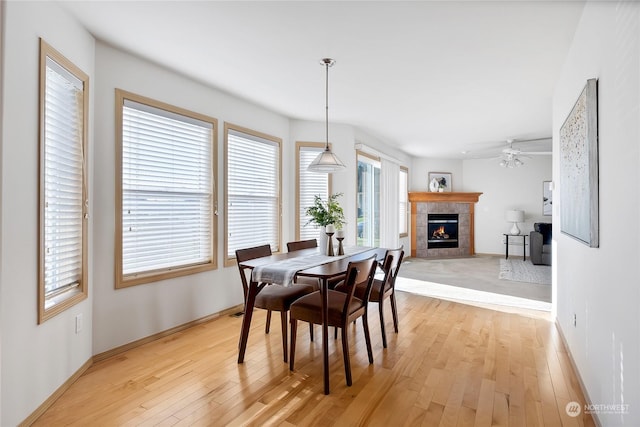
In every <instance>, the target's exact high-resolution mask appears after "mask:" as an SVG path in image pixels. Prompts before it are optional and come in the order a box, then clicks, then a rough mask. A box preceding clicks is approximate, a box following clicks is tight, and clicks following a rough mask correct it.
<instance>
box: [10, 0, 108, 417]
mask: <svg viewBox="0 0 640 427" xmlns="http://www.w3.org/2000/svg"><path fill="white" fill-rule="evenodd" d="M5 6H6V9H5V13H6V16H5V21H4V22H3V27H2V31H3V38H4V43H5V49H4V82H3V88H4V93H3V98H2V102H3V118H2V122H3V126H2V141H3V146H2V179H1V182H0V185H1V186H2V191H1V193H2V237H1V239H2V248H3V251H2V258H1V261H0V262H1V265H0V272H1V273H0V292H1V293H2V300H1V302H0V307H1V319H0V323H1V324H2V325H5V326H6V325H11V327H10V328H7V327H4V328H3V329H2V336H1V339H2V343H1V348H2V355H1V360H2V367H1V381H2V382H1V390H2V392H1V395H2V401H1V403H0V407H1V408H2V418H1V420H0V424H1V425H3V426H13V425H17V424H18V423H19V422H21V421H23V420H24V419H25V418H26V417H27V416H28V415H29V414H30V413H31V412H32V411H33V410H35V409H36V408H37V407H38V405H40V404H41V403H42V402H43V401H44V400H45V399H47V398H48V397H49V395H50V394H51V393H53V392H54V391H55V390H56V389H57V388H58V387H59V386H60V385H62V384H63V383H64V382H65V381H66V380H67V379H68V378H69V377H70V376H71V375H72V374H73V373H74V372H76V371H77V370H78V369H79V368H80V367H81V366H82V365H83V364H84V363H85V362H87V361H88V360H89V359H90V358H91V356H92V350H91V317H92V301H93V290H94V288H93V283H92V281H91V277H92V274H91V272H92V265H93V263H92V262H91V261H90V265H89V298H88V299H87V300H85V301H83V302H82V303H80V304H78V305H76V306H74V307H73V308H71V309H69V310H67V311H65V312H64V313H62V314H59V315H58V316H55V317H54V318H52V319H50V320H48V321H47V322H45V323H44V324H42V325H38V324H37V319H38V315H37V313H38V312H37V289H38V149H39V143H38V82H39V77H38V74H39V37H43V38H44V39H45V40H46V41H47V42H48V43H49V44H51V45H52V46H53V47H54V48H55V49H57V50H58V51H60V52H61V53H62V54H63V55H65V56H66V57H67V58H68V59H70V60H71V61H72V62H73V63H75V64H76V65H77V66H79V67H80V68H81V69H82V70H83V71H84V72H85V73H87V74H88V75H89V76H90V85H91V84H92V82H93V80H92V79H93V76H94V73H93V67H94V43H93V38H92V37H91V36H90V35H89V34H88V33H87V32H86V31H85V30H84V29H82V28H81V27H79V26H78V25H77V24H76V22H75V21H74V20H73V19H71V18H70V17H69V16H68V15H66V13H65V12H63V11H62V10H61V9H60V8H59V7H58V6H56V5H55V4H53V3H50V2H17V1H11V2H7V3H5ZM92 92H93V88H90V93H92ZM91 101H92V99H91V98H90V102H91ZM89 109H90V121H89V123H93V120H92V116H93V103H91V105H90V108H89ZM91 133H92V132H91V129H90V132H89V134H91ZM89 156H90V157H89V168H91V167H92V163H93V153H92V150H90V152H89ZM91 185H92V180H91V179H90V186H91ZM94 206H95V205H94ZM92 223H93V220H92V219H90V221H89V244H90V245H91V243H92V240H93V237H92V235H91V230H92V227H93V224H92ZM78 313H83V314H84V330H83V331H82V332H81V333H80V334H75V333H74V318H75V315H76V314H78Z"/></svg>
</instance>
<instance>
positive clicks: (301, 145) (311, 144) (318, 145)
mask: <svg viewBox="0 0 640 427" xmlns="http://www.w3.org/2000/svg"><path fill="white" fill-rule="evenodd" d="M325 147H326V143H324V142H302V141H297V142H296V203H295V212H296V214H295V217H296V221H295V227H296V233H295V236H296V237H295V238H296V240H300V230H301V228H302V227H303V226H304V224H302V221H301V220H302V218H301V217H300V209H301V206H300V203H301V195H300V153H301V151H302V150H303V149H305V148H318V154H319V153H321V152H322V151H323V150H324V149H325ZM329 149H331V144H329ZM314 173H317V172H314ZM323 175H326V176H327V193H328V194H327V197H328V196H329V195H331V194H332V193H331V191H332V188H331V184H332V179H331V178H332V176H333V175H332V174H330V173H328V174H323Z"/></svg>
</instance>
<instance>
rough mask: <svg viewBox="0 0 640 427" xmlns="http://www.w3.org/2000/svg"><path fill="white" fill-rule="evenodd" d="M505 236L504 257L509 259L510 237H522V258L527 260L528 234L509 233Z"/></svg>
mask: <svg viewBox="0 0 640 427" xmlns="http://www.w3.org/2000/svg"><path fill="white" fill-rule="evenodd" d="M503 236H504V258H505V259H509V237H522V259H523V261H526V260H527V235H526V234H507V233H503Z"/></svg>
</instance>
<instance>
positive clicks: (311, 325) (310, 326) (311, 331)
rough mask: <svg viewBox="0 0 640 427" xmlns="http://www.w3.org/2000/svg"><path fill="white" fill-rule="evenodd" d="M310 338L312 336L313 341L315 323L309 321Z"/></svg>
mask: <svg viewBox="0 0 640 427" xmlns="http://www.w3.org/2000/svg"><path fill="white" fill-rule="evenodd" d="M309 338H311V342H313V323H311V322H309Z"/></svg>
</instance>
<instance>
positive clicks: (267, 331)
mask: <svg viewBox="0 0 640 427" xmlns="http://www.w3.org/2000/svg"><path fill="white" fill-rule="evenodd" d="M270 325H271V310H267V322H266V323H265V324H264V333H265V334H268V333H269V326H270Z"/></svg>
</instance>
